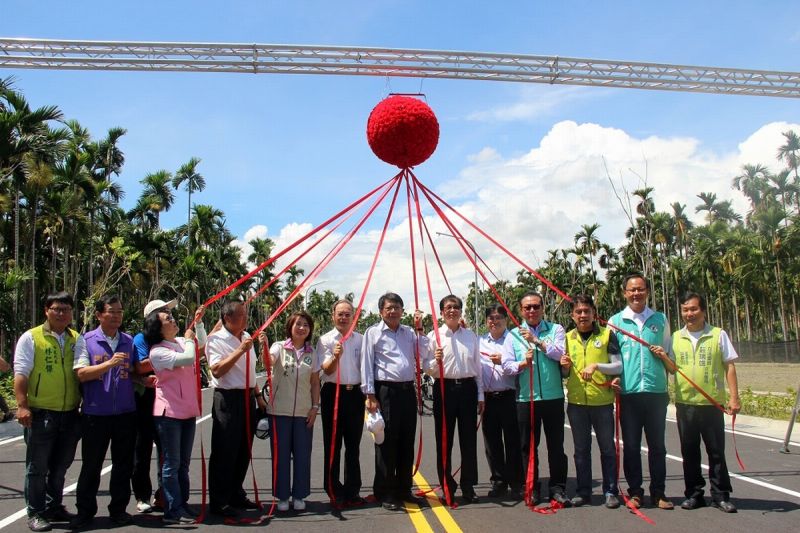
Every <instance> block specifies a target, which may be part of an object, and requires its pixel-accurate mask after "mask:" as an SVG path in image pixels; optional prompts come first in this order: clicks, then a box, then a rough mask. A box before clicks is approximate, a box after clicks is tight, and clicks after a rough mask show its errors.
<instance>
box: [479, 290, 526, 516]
mask: <svg viewBox="0 0 800 533" xmlns="http://www.w3.org/2000/svg"><path fill="white" fill-rule="evenodd" d="M507 326H508V313H507V312H506V309H505V307H503V306H502V305H500V304H493V305H490V306H489V307H487V308H486V327H487V329H488V330H489V331H488V332H487V333H486V334H485V335H483V336H481V339H480V347H481V372H482V376H481V378H482V381H483V395H484V398H485V402H486V404H485V407H484V410H483V444H484V449H485V451H486V461H487V462H488V463H489V472H491V477H490V481H491V482H492V488H491V490H490V491H489V494H488V496H489V497H490V498H500V497H503V496H505V495H506V494H507V493H508V491H509V489H511V494H510V496H511V498H512V499H515V500H518V499H520V497H521V488H522V478H521V476H522V455H521V453H520V448H519V428H518V427H517V406H516V401H515V400H516V391H515V390H514V388H515V383H514V381H515V380H514V376H511V375H509V374H508V373H507V372H506V371H505V370H503V365H502V357H503V355H502V354H503V344H504V343H505V340H506V338H507V337H508V329H507Z"/></svg>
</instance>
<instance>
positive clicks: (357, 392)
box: [321, 383, 364, 500]
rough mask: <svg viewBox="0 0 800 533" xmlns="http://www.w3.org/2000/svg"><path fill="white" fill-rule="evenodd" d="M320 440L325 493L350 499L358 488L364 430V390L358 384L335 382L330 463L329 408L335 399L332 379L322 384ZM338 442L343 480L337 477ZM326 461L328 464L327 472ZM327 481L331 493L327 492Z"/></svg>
mask: <svg viewBox="0 0 800 533" xmlns="http://www.w3.org/2000/svg"><path fill="white" fill-rule="evenodd" d="M321 400H322V440H323V442H324V447H325V450H324V455H325V459H324V463H323V464H322V468H323V486H324V487H325V492H326V493H327V494H328V497H330V498H333V499H338V500H342V499H343V500H350V499H353V498H356V497H357V496H358V493H359V491H360V490H361V460H360V451H359V448H360V446H361V435H362V434H363V432H364V394H363V393H362V392H361V387H360V386H359V385H339V414H338V415H337V418H336V443H335V444H334V450H333V464H332V465H331V440H332V438H333V408H334V403H335V401H336V383H325V384H324V385H323V386H322V393H321ZM342 443H344V446H345V452H344V483H342V482H341V481H340V479H339V463H340V458H341V451H342ZM328 465H331V467H330V472H329V471H328ZM331 484H332V485H333V493H331Z"/></svg>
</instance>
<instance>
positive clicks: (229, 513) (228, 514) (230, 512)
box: [209, 505, 239, 518]
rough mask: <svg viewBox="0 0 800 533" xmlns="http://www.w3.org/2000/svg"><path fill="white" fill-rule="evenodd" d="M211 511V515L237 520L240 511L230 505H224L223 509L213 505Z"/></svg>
mask: <svg viewBox="0 0 800 533" xmlns="http://www.w3.org/2000/svg"><path fill="white" fill-rule="evenodd" d="M209 511H211V514H215V515H219V516H222V517H225V518H236V517H237V516H239V511H237V510H236V509H234V508H233V507H231V506H230V505H223V506H222V507H219V506H213V505H212V506H211V507H209Z"/></svg>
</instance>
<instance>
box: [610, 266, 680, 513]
mask: <svg viewBox="0 0 800 533" xmlns="http://www.w3.org/2000/svg"><path fill="white" fill-rule="evenodd" d="M622 293H623V295H624V296H625V300H626V301H627V302H628V306H627V307H626V308H625V309H623V310H622V311H620V312H619V313H617V314H616V315H614V316H612V317H611V319H610V320H609V321H608V323H609V324H610V325H611V326H613V327H614V328H616V329H617V330H625V331H627V332H629V333H631V334H633V335H635V336H636V337H638V338H640V339H643V340H644V341H646V342H647V343H648V345H647V346H645V345H643V344H642V343H640V342H638V341H635V340H633V339H632V338H630V337H629V336H627V335H625V334H623V333H621V332H620V331H616V330H615V331H616V332H615V334H616V337H617V341H618V342H619V347H620V353H621V354H622V377H621V380H620V393H621V394H620V426H621V430H622V443H623V449H624V450H625V454H624V459H623V461H622V467H623V471H624V472H625V480H626V481H627V482H628V495H629V496H630V500H631V504H632V505H633V506H635V507H641V505H642V499H643V496H644V491H643V490H642V457H641V454H642V452H641V446H642V432H644V436H645V439H646V440H647V462H648V466H649V468H650V501H651V502H652V504H653V506H655V507H658V508H659V509H672V508H673V507H674V505H673V503H672V502H671V501H670V500H669V499H668V498H667V497H666V495H665V489H666V480H667V446H666V443H665V431H666V418H667V404H669V394H668V393H667V368H669V366H670V365H671V363H670V362H669V360H668V359H666V358H667V356H666V354H667V353H668V352H669V343H670V329H669V323H668V322H667V317H665V316H664V314H663V313H659V312H657V311H653V310H652V309H650V307H648V305H647V298H648V296H649V295H650V282H649V281H648V280H647V279H646V278H645V277H644V276H642V275H641V274H639V273H631V274H628V275H627V276H625V279H624V280H623V282H622ZM658 346H660V347H662V348H663V350H660V351H658V354H661V355H657V354H656V352H654V351H653V350H652V348H654V347H658Z"/></svg>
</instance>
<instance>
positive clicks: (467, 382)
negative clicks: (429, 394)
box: [433, 378, 478, 495]
mask: <svg viewBox="0 0 800 533" xmlns="http://www.w3.org/2000/svg"><path fill="white" fill-rule="evenodd" d="M443 403H444V415H445V429H446V431H447V449H446V452H447V467H446V468H445V465H444V461H443V457H442V411H443V410H442V404H443ZM433 420H434V425H435V433H436V471H437V472H438V474H439V484H440V485H441V486H442V487H444V484H445V483H447V486H448V487H449V488H450V494H451V495H453V494H454V493H455V490H456V488H457V487H458V484H457V483H456V480H455V479H454V478H453V474H452V472H453V437H454V434H455V427H456V424H458V446H459V448H460V450H461V479H460V482H461V492H462V493H463V494H465V495H467V494H474V493H475V484H476V483H477V482H478V451H477V440H478V429H477V426H478V384H477V383H476V382H475V378H467V379H460V380H455V379H445V380H444V402H442V391H441V384H440V380H438V379H437V380H436V382H435V383H434V385H433Z"/></svg>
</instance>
